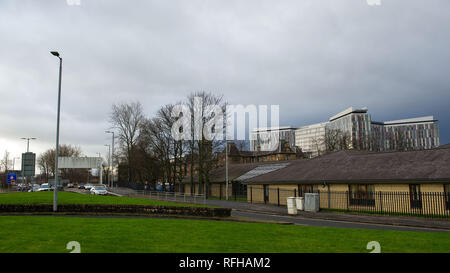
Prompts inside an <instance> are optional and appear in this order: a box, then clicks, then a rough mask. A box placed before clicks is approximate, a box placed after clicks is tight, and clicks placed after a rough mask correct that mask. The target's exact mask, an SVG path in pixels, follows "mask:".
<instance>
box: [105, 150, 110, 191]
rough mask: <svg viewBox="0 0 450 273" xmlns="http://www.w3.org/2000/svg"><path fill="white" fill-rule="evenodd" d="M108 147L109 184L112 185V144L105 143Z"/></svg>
mask: <svg viewBox="0 0 450 273" xmlns="http://www.w3.org/2000/svg"><path fill="white" fill-rule="evenodd" d="M105 146H106V147H108V169H109V170H108V186H109V187H111V145H109V144H105Z"/></svg>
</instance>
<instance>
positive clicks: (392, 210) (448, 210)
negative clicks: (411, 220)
mask: <svg viewBox="0 0 450 273" xmlns="http://www.w3.org/2000/svg"><path fill="white" fill-rule="evenodd" d="M314 192H316V193H318V194H319V202H320V208H321V209H324V210H329V211H342V212H356V213H363V214H379V215H394V216H421V217H428V218H450V193H448V192H447V193H445V192H421V193H416V194H411V193H410V192H365V193H360V192H353V193H352V192H348V191H320V190H316V191H314ZM247 193H248V202H250V203H264V204H271V205H277V206H285V205H286V199H287V198H288V197H304V194H305V192H301V191H300V192H299V191H298V190H297V189H293V190H289V189H281V188H267V189H264V188H261V187H251V186H249V187H248V189H247Z"/></svg>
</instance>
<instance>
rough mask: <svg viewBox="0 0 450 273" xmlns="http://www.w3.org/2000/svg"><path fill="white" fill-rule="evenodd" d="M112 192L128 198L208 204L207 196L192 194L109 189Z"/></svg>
mask: <svg viewBox="0 0 450 273" xmlns="http://www.w3.org/2000/svg"><path fill="white" fill-rule="evenodd" d="M109 191H110V192H113V193H117V194H120V195H122V196H128V197H140V198H148V199H154V200H159V201H167V202H184V203H194V204H206V195H205V194H198V193H195V194H191V193H181V192H169V191H145V190H135V191H133V192H130V191H129V190H123V189H120V188H118V189H115V188H114V189H112V188H111V189H109Z"/></svg>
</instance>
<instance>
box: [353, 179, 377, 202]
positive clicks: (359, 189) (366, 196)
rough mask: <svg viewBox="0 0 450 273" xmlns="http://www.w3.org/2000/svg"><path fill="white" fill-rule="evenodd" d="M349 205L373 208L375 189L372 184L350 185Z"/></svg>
mask: <svg viewBox="0 0 450 273" xmlns="http://www.w3.org/2000/svg"><path fill="white" fill-rule="evenodd" d="M349 198H350V200H349V201H350V205H357V206H375V187H374V185H372V184H350V185H349Z"/></svg>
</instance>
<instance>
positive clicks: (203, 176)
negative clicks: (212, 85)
mask: <svg viewBox="0 0 450 273" xmlns="http://www.w3.org/2000/svg"><path fill="white" fill-rule="evenodd" d="M199 99H200V101H201V102H202V103H201V104H200V105H199V104H197V103H195V101H196V100H199ZM213 105H217V106H219V107H220V108H221V110H222V113H225V109H226V103H225V102H224V100H223V96H218V95H214V94H212V93H208V92H204V91H201V92H195V93H192V94H191V95H189V96H188V98H187V106H188V108H189V109H190V112H191V122H192V123H191V133H192V134H191V135H192V139H191V141H189V144H188V148H189V153H190V166H191V170H190V174H191V190H192V189H193V186H194V180H193V177H194V168H195V167H196V168H197V170H196V171H197V173H198V184H199V191H200V192H204V193H205V194H208V192H207V188H208V187H209V174H210V172H211V170H212V169H213V168H214V167H215V166H216V165H217V161H218V158H217V153H218V152H219V151H220V150H221V149H223V146H224V145H223V144H224V139H217V138H216V137H215V136H214V137H213V138H212V139H206V138H205V137H204V136H203V135H202V137H201V139H199V140H195V139H194V135H195V131H194V130H195V126H198V127H197V128H200V130H201V131H200V132H202V134H203V132H205V130H206V129H207V128H206V124H207V122H209V121H211V120H212V119H214V118H215V116H214V113H213V111H212V108H211V107H210V106H213ZM194 113H197V114H199V115H200V120H201V124H194V122H195V117H194ZM197 122H198V121H197ZM213 130H214V131H215V132H219V131H222V133H223V132H224V131H225V123H222V125H221V126H220V128H215V127H214V129H213Z"/></svg>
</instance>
